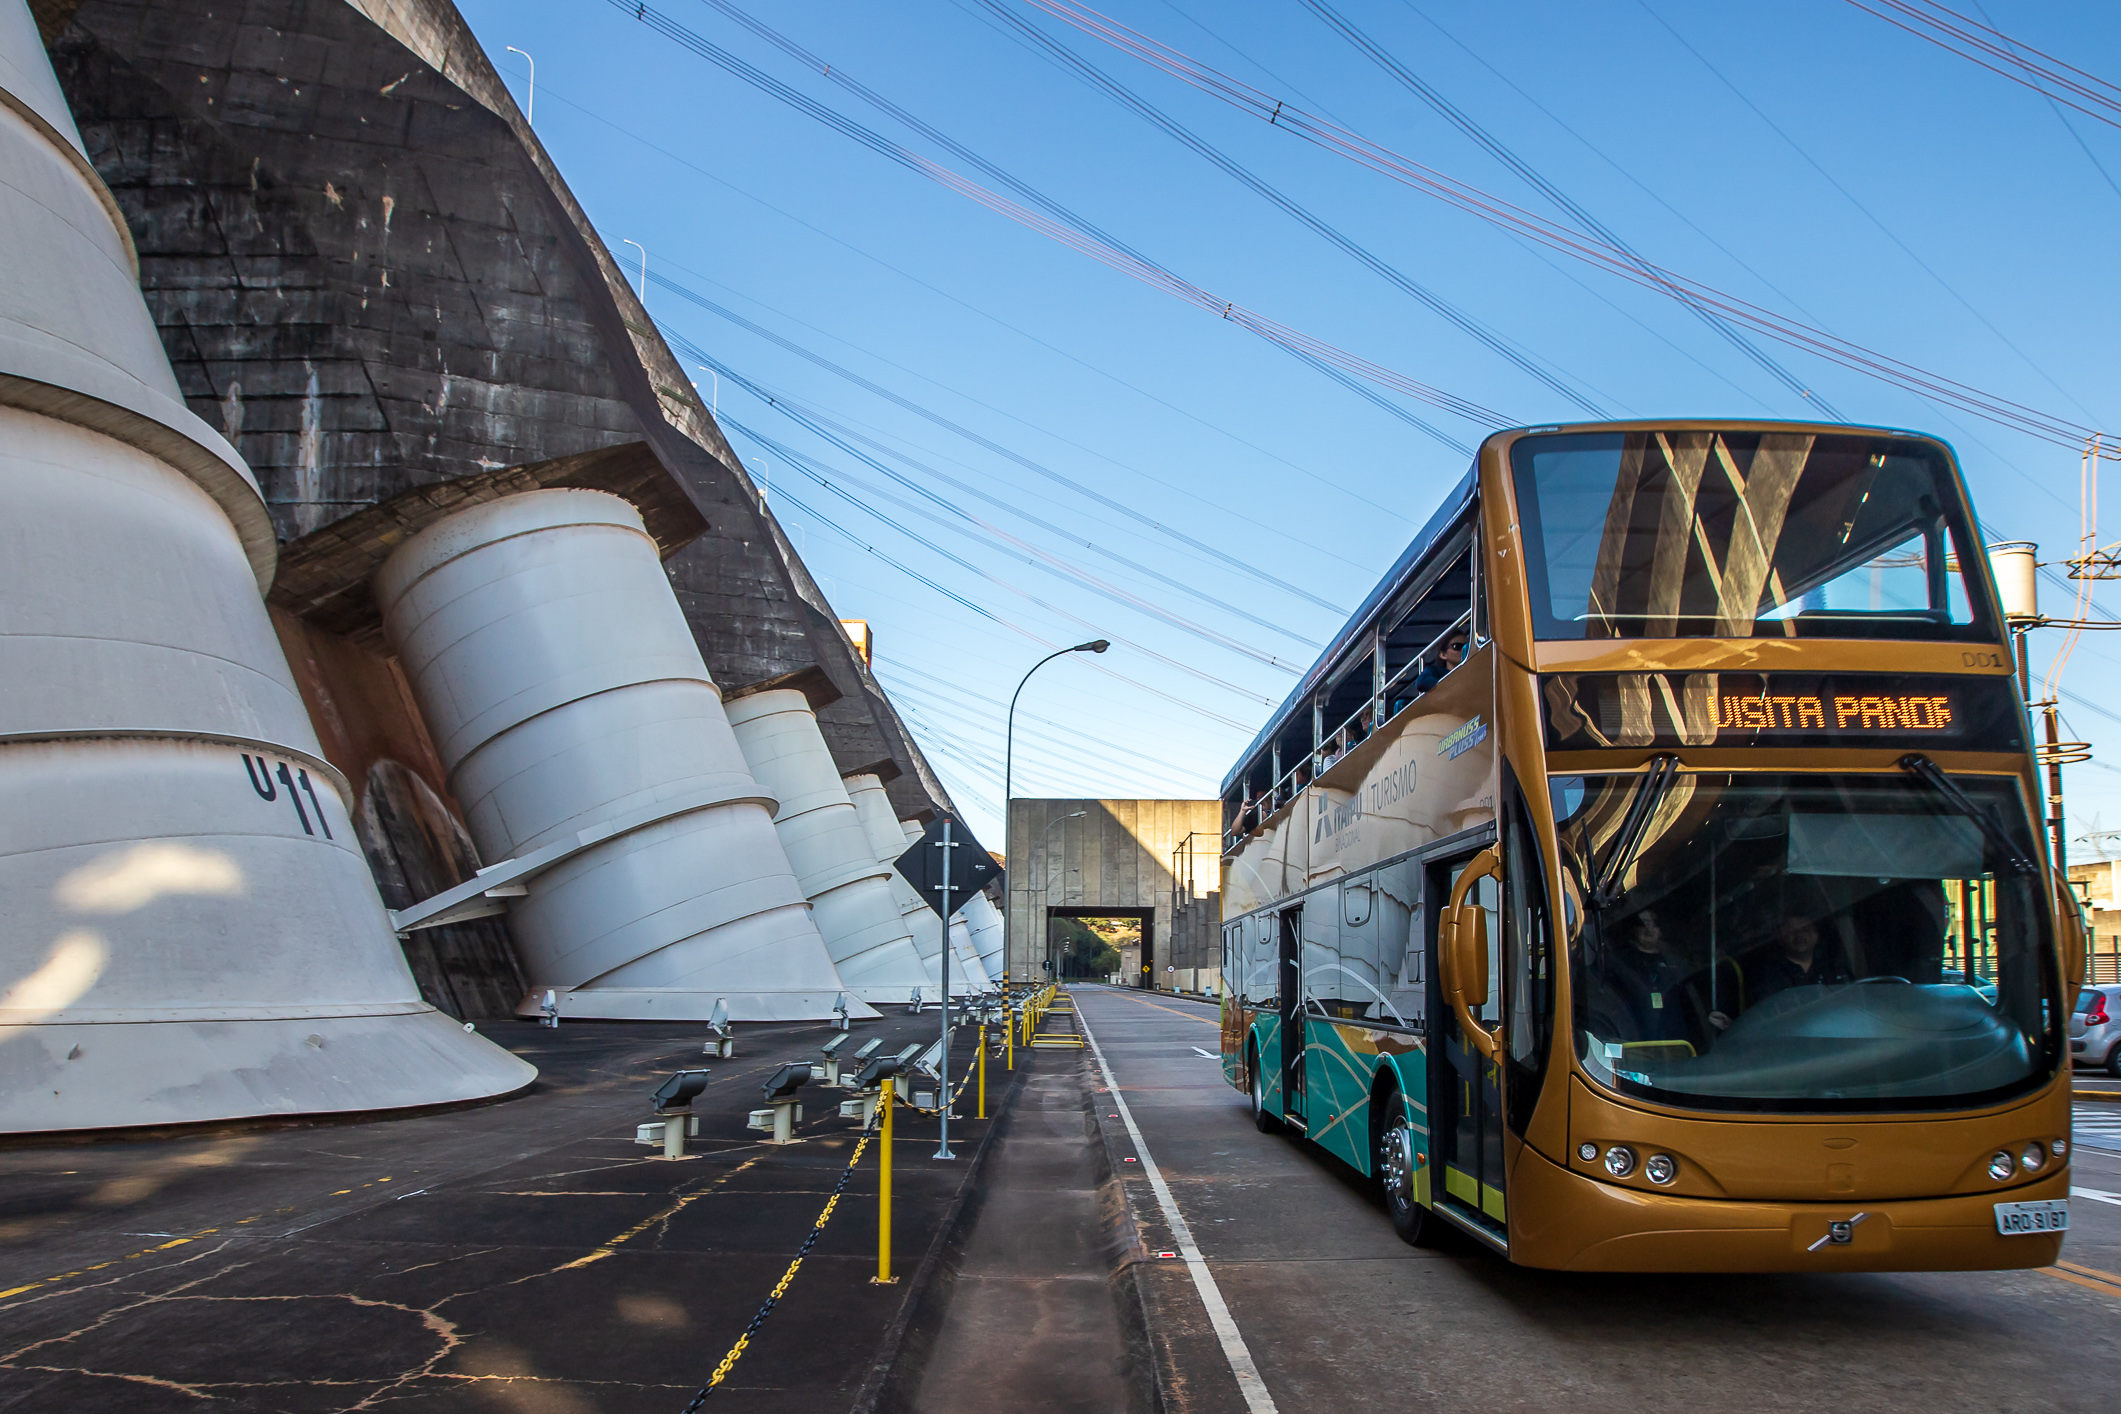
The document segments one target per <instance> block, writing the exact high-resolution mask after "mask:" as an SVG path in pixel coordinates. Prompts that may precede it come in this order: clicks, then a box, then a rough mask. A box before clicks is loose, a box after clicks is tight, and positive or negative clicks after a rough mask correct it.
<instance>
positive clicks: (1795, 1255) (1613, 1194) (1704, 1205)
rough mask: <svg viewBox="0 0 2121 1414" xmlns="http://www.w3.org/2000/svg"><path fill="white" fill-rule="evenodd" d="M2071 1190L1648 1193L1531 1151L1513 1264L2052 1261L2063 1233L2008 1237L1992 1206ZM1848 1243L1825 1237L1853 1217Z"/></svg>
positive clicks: (2061, 1173) (1893, 1265) (1520, 1180)
mask: <svg viewBox="0 0 2121 1414" xmlns="http://www.w3.org/2000/svg"><path fill="white" fill-rule="evenodd" d="M2068 1197H2069V1166H2068V1165H2067V1164H2064V1165H2061V1166H2060V1167H2058V1168H2057V1169H2056V1171H2055V1172H2054V1173H2052V1174H2050V1175H2048V1176H2047V1177H2046V1178H2043V1179H2040V1180H2038V1181H2036V1182H2033V1183H2028V1184H2023V1185H2020V1186H2017V1187H2013V1188H2008V1189H2004V1190H2001V1191H1998V1192H1992V1193H1967V1194H1958V1195H1954V1196H1952V1197H1947V1198H1912V1199H1901V1200H1896V1201H1891V1202H1862V1203H1760V1202H1738V1201H1731V1200H1726V1199H1717V1198H1692V1197H1681V1196H1679V1195H1677V1194H1671V1193H1645V1192H1642V1191H1640V1190H1637V1189H1631V1188H1622V1187H1620V1186H1619V1185H1617V1184H1610V1183H1601V1182H1599V1181H1598V1180H1596V1179H1593V1178H1589V1177H1586V1176H1585V1175H1583V1174H1579V1173H1573V1172H1571V1171H1569V1170H1567V1169H1564V1168H1562V1167H1561V1166H1560V1165H1558V1164H1555V1163H1553V1162H1551V1161H1550V1160H1548V1159H1546V1158H1544V1157H1542V1156H1541V1155H1540V1154H1538V1153H1537V1152H1536V1151H1534V1150H1532V1149H1530V1148H1526V1149H1522V1150H1520V1151H1519V1157H1518V1161H1517V1163H1516V1164H1515V1165H1514V1166H1513V1168H1512V1170H1511V1173H1510V1195H1509V1204H1510V1209H1509V1211H1510V1260H1512V1261H1513V1262H1517V1263H1520V1264H1522V1265H1525V1266H1530V1267H1548V1268H1553V1269H1556V1270H1562V1271H1579V1272H1950V1271H1995V1270H2002V1269H2007V1268H2016V1267H2045V1266H2050V1265H2052V1264H2053V1263H2054V1261H2055V1259H2056V1257H2058V1256H2059V1255H2061V1251H2062V1234H2060V1233H2038V1234H2026V1235H2014V1236H2008V1237H2006V1236H2004V1235H2003V1234H2001V1233H1999V1232H1997V1231H1996V1213H1995V1209H1996V1204H1997V1203H1999V1202H2008V1203H2024V1202H2033V1201H2037V1200H2041V1199H2054V1198H2064V1199H2066V1198H2068ZM1858 1213H1861V1214H1863V1218H1862V1220H1861V1221H1859V1222H1857V1223H1855V1224H1854V1226H1852V1227H1851V1228H1850V1229H1849V1230H1848V1237H1849V1240H1848V1242H1847V1243H1846V1244H1836V1243H1833V1242H1832V1241H1827V1242H1825V1243H1823V1244H1822V1243H1821V1241H1820V1240H1821V1239H1822V1238H1827V1237H1828V1236H1829V1231H1830V1226H1831V1224H1833V1223H1835V1222H1846V1221H1848V1220H1849V1219H1851V1218H1853V1217H1854V1216H1855V1215H1856V1214H1858Z"/></svg>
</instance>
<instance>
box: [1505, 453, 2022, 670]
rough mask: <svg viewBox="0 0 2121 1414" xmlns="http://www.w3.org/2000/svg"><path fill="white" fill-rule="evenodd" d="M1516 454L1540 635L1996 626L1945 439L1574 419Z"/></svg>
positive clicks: (1981, 635)
mask: <svg viewBox="0 0 2121 1414" xmlns="http://www.w3.org/2000/svg"><path fill="white" fill-rule="evenodd" d="M1511 464H1512V472H1513V474H1514V477H1515V480H1516V487H1517V505H1518V515H1519V520H1520V527H1521V530H1522V534H1523V539H1524V554H1525V566H1526V572H1527V577H1528V579H1529V587H1530V591H1531V600H1532V605H1531V607H1532V623H1533V632H1534V634H1535V636H1537V637H1539V638H1678V637H1686V638H1753V637H1757V636H1760V635H1764V634H1772V635H1775V636H1778V637H1781V636H1788V637H1804V638H1815V637H1816V638H1927V639H1936V638H1947V639H1973V640H1990V639H1993V638H1995V637H1996V634H1995V630H1994V629H1993V628H1992V627H1990V626H1989V624H1988V623H1987V618H1988V614H1987V612H1986V609H1985V608H1982V607H1978V606H1977V604H1976V602H1975V601H1974V599H1973V597H1972V596H1970V595H1969V594H1968V592H1967V588H1966V582H1965V580H1964V578H1963V576H1962V573H1961V570H1960V564H1961V561H1962V559H1963V557H1964V556H1965V555H1966V554H1968V553H1970V552H1971V551H1972V550H1973V548H1974V542H1973V540H1972V538H1971V537H1970V536H1969V535H1968V533H1967V514H1966V508H1965V506H1964V504H1963V503H1962V502H1961V501H1960V499H1959V494H1958V489H1957V484H1956V482H1955V480H1954V479H1953V477H1952V474H1951V467H1950V464H1949V463H1948V461H1947V460H1946V457H1945V454H1944V451H1943V449H1942V448H1941V447H1939V446H1937V445H1936V444H1934V443H1929V442H1923V441H1917V440H1914V439H1911V438H1898V437H1878V436H1833V435H1822V434H1816V433H1809V432H1737V431H1730V432H1713V431H1686V432H1681V431H1671V432H1656V431H1651V432H1593V433H1563V434H1557V435H1554V436H1544V437H1525V438H1521V439H1519V440H1518V442H1517V443H1516V445H1515V446H1514V447H1513V448H1512V450H1511Z"/></svg>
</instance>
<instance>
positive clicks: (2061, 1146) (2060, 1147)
mask: <svg viewBox="0 0 2121 1414" xmlns="http://www.w3.org/2000/svg"><path fill="white" fill-rule="evenodd" d="M2053 1147H2054V1151H2055V1153H2057V1154H2067V1153H2068V1152H2069V1141H2068V1140H2067V1139H2057V1140H2056V1141H2055V1142H2054V1146H2053Z"/></svg>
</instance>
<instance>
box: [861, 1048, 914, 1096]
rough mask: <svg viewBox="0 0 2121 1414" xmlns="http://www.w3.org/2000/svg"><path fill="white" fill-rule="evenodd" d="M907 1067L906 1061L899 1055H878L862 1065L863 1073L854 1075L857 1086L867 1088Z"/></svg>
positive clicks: (878, 1083) (882, 1081) (880, 1082)
mask: <svg viewBox="0 0 2121 1414" xmlns="http://www.w3.org/2000/svg"><path fill="white" fill-rule="evenodd" d="M905 1068H906V1063H905V1062H904V1061H902V1060H900V1059H899V1058H898V1057H897V1056H878V1057H877V1058H876V1059H875V1060H873V1061H871V1062H869V1064H867V1065H865V1066H863V1067H862V1073H861V1074H860V1075H857V1076H855V1077H854V1084H855V1088H857V1089H860V1090H867V1089H868V1088H869V1087H870V1086H872V1085H881V1084H883V1083H884V1082H885V1081H886V1080H889V1079H890V1078H891V1077H892V1076H894V1075H897V1074H898V1073H899V1072H900V1071H902V1070H904V1069H905Z"/></svg>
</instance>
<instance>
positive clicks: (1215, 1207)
mask: <svg viewBox="0 0 2121 1414" xmlns="http://www.w3.org/2000/svg"><path fill="white" fill-rule="evenodd" d="M1074 991H1075V996H1076V1000H1077V1005H1078V1007H1079V1008H1080V1010H1081V1012H1082V1014H1083V1016H1084V1018H1085V1019H1086V1020H1087V1022H1088V1025H1089V1029H1090V1031H1091V1033H1092V1034H1093V1035H1094V1037H1095V1038H1096V1040H1097V1042H1098V1045H1099V1049H1100V1050H1101V1052H1102V1055H1103V1058H1104V1061H1105V1063H1106V1064H1107V1065H1109V1066H1110V1068H1111V1072H1112V1074H1113V1076H1114V1078H1115V1079H1116V1081H1117V1084H1118V1087H1119V1090H1120V1093H1121V1095H1122V1096H1123V1097H1124V1099H1125V1101H1126V1106H1127V1111H1128V1112H1129V1113H1131V1115H1132V1118H1133V1120H1134V1123H1135V1125H1136V1126H1137V1128H1138V1132H1139V1135H1140V1144H1139V1145H1138V1146H1137V1145H1136V1143H1135V1141H1134V1138H1133V1136H1132V1135H1130V1134H1129V1133H1128V1132H1127V1130H1126V1129H1125V1127H1124V1121H1123V1120H1121V1119H1120V1118H1119V1117H1118V1113H1119V1109H1118V1107H1117V1106H1115V1105H1109V1104H1104V1105H1099V1106H1098V1107H1097V1109H1098V1114H1099V1117H1100V1120H1101V1122H1102V1123H1103V1124H1104V1125H1105V1140H1106V1144H1107V1147H1108V1148H1109V1149H1110V1150H1111V1151H1112V1152H1113V1154H1114V1155H1115V1156H1116V1162H1115V1165H1114V1167H1115V1170H1116V1171H1117V1172H1119V1173H1120V1174H1121V1176H1122V1181H1123V1186H1124V1188H1125V1189H1126V1191H1127V1193H1128V1197H1129V1201H1130V1205H1131V1207H1132V1209H1133V1213H1134V1218H1135V1221H1136V1223H1137V1225H1138V1226H1139V1228H1140V1230H1141V1233H1142V1241H1143V1252H1144V1257H1145V1259H1146V1260H1145V1263H1144V1265H1145V1266H1146V1268H1147V1269H1148V1271H1149V1273H1150V1280H1149V1281H1148V1283H1147V1294H1146V1295H1145V1297H1144V1301H1145V1304H1146V1305H1147V1306H1148V1307H1149V1309H1150V1312H1151V1321H1152V1325H1156V1326H1159V1327H1160V1328H1161V1329H1160V1331H1159V1332H1157V1333H1156V1336H1157V1338H1156V1340H1155V1345H1156V1353H1157V1359H1158V1360H1159V1361H1160V1363H1161V1368H1160V1370H1159V1372H1158V1373H1159V1379H1160V1381H1161V1383H1162V1385H1163V1387H1164V1388H1163V1393H1164V1397H1165V1404H1166V1407H1168V1408H1172V1409H1181V1410H1203V1411H1205V1410H1215V1411H1220V1410H1225V1409H1232V1410H1243V1409H1246V1408H1247V1402H1246V1399H1245V1396H1244V1393H1243V1390H1242V1387H1241V1386H1240V1383H1239V1381H1238V1379H1237V1378H1236V1377H1234V1376H1233V1374H1232V1354H1233V1351H1234V1352H1235V1354H1236V1357H1237V1363H1239V1364H1240V1365H1241V1364H1242V1363H1243V1360H1244V1358H1245V1357H1247V1356H1248V1357H1249V1359H1250V1361H1251V1362H1252V1364H1253V1365H1254V1366H1255V1367H1256V1369H1257V1371H1258V1376H1259V1379H1260V1381H1261V1382H1262V1383H1263V1385H1264V1388H1265V1395H1266V1398H1267V1399H1269V1400H1271V1402H1272V1405H1273V1407H1275V1408H1277V1409H1278V1410H1280V1411H1283V1414H1294V1411H1298V1410H1310V1409H1326V1408H1330V1409H1335V1410H1343V1411H1353V1410H1371V1409H1375V1410H1387V1409H1389V1410H1395V1411H1396V1410H1404V1409H1407V1408H1409V1407H1420V1406H1422V1405H1424V1404H1425V1403H1426V1402H1428V1401H1435V1402H1436V1404H1437V1407H1442V1408H1455V1409H1460V1410H1468V1411H1471V1410H1483V1411H1485V1410H1497V1409H1537V1410H1545V1409H1555V1410H1561V1409H1567V1410H1570V1411H1577V1412H1578V1414H1580V1411H1584V1410H1627V1411H1630V1414H1649V1412H1650V1411H1661V1410H1672V1411H1685V1414H1706V1412H1707V1411H1718V1410H1733V1411H1739V1410H1742V1411H1747V1414H1759V1411H1776V1410H1806V1411H1816V1410H1822V1409H1825V1410H1833V1411H1836V1414H1841V1411H1858V1410H1893V1411H1901V1410H1923V1411H1926V1412H1927V1411H1956V1410H1968V1411H1973V1410H1979V1411H1984V1414H1993V1411H2000V1410H2048V1409H2071V1410H2074V1409H2083V1410H2101V1411H2105V1410H2111V1409H2112V1408H2113V1407H2114V1404H2115V1401H2116V1391H2117V1390H2121V1347H2117V1344H2116V1342H2115V1340H2114V1336H2115V1333H2116V1331H2117V1329H2121V1275H2110V1274H2117V1273H2121V1103H2110V1102H2100V1101H2091V1102H2086V1103H2084V1104H2080V1106H2079V1107H2078V1108H2079V1114H2080V1124H2083V1125H2084V1130H2083V1132H2082V1133H2081V1134H2080V1142H2079V1143H2078V1144H2077V1145H2076V1146H2074V1147H2075V1150H2076V1152H2075V1156H2074V1172H2073V1180H2074V1185H2075V1187H2076V1189H2077V1196H2076V1199H2075V1201H2073V1203H2072V1205H2071V1207H2072V1214H2071V1217H2072V1222H2073V1224H2074V1226H2073V1228H2072V1231H2071V1235H2070V1239H2069V1242H2068V1245H2067V1247H2066V1248H2065V1250H2064V1252H2063V1261H2064V1263H2065V1265H2064V1267H2062V1268H2060V1269H2053V1268H2050V1269H2044V1270H2039V1271H2024V1272H2005V1273H1952V1274H1941V1275H1931V1274H1906V1275H1902V1274H1889V1275H1841V1276H1831V1275H1821V1276H1604V1275H1570V1274H1558V1273H1552V1272H1540V1271H1530V1270H1524V1269H1520V1268H1515V1267H1512V1266H1510V1265H1509V1264H1507V1263H1506V1262H1503V1261H1501V1260H1500V1259H1498V1258H1495V1257H1493V1256H1490V1255H1488V1254H1485V1253H1480V1252H1472V1251H1455V1252H1436V1251H1427V1250H1423V1249H1417V1248H1412V1247H1408V1246H1405V1245H1404V1244H1402V1243H1401V1242H1399V1240H1398V1239H1397V1238H1395V1237H1394V1236H1393V1234H1392V1230H1391V1227H1390V1224H1389V1223H1388V1221H1387V1220H1386V1218H1385V1215H1384V1211H1383V1208H1382V1206H1381V1204H1380V1201H1379V1200H1378V1199H1377V1198H1376V1197H1375V1196H1374V1195H1373V1192H1372V1189H1371V1186H1370V1185H1369V1184H1368V1183H1367V1182H1366V1181H1365V1180H1363V1179H1361V1178H1359V1177H1357V1176H1356V1175H1355V1174H1354V1173H1353V1172H1352V1171H1350V1170H1349V1169H1347V1168H1346V1167H1345V1166H1343V1165H1341V1164H1340V1163H1338V1162H1337V1161H1336V1160H1333V1159H1331V1158H1329V1157H1327V1156H1326V1155H1325V1154H1324V1153H1323V1152H1322V1151H1320V1150H1318V1149H1315V1148H1311V1147H1308V1146H1306V1145H1305V1144H1303V1143H1302V1142H1301V1141H1297V1140H1292V1139H1289V1138H1286V1137H1281V1136H1273V1135H1264V1134H1260V1133H1258V1132H1256V1131H1255V1130H1254V1129H1253V1128H1252V1125H1251V1120H1250V1116H1249V1114H1248V1112H1247V1110H1246V1108H1245V1102H1244V1097H1243V1096H1241V1095H1240V1094H1239V1093H1238V1092H1237V1091H1235V1090H1233V1089H1231V1088H1230V1087H1229V1086H1228V1085H1226V1084H1225V1083H1224V1082H1223V1079H1222V1074H1221V1069H1220V1065H1219V1062H1218V1060H1217V1059H1216V1058H1215V1056H1216V1051H1217V1035H1218V1032H1217V1025H1216V1012H1215V1009H1214V1008H1213V1007H1212V1006H1208V1005H1204V1004H1201V1003H1197V1002H1191V1001H1186V1000H1181V999H1177V998H1173V997H1169V996H1144V995H1142V994H1139V993H1132V992H1127V991H1123V990H1116V989H1106V988H1101V987H1088V986H1078V987H1076V988H1075V989H1074ZM1203 1053H1205V1054H1203ZM1100 1080H1101V1077H1100ZM2086 1116H2091V1117H2093V1119H2095V1120H2096V1121H2099V1122H2102V1127H2104V1128H2105V1131H2106V1132H2105V1133H2103V1134H2099V1135H2097V1136H2094V1135H2093V1134H2092V1133H2091V1130H2092V1129H2093V1128H2094V1127H2095V1126H2094V1123H2093V1122H2092V1121H2091V1120H2087V1118H2086ZM2100 1146H2104V1147H2100ZM1144 1149H1145V1150H1146V1151H1147V1152H1146V1153H1145V1154H1144V1153H1142V1152H1141V1151H1142V1150H1144ZM1142 1159H1147V1160H1149V1161H1150V1162H1151V1163H1152V1164H1153V1166H1154V1168H1155V1170H1156V1171H1157V1172H1158V1173H1159V1174H1160V1175H1161V1177H1162V1179H1163V1180H1164V1182H1165V1184H1166V1185H1167V1187H1168V1191H1169V1194H1170V1196H1171V1199H1172V1201H1173V1202H1175V1204H1176V1205H1177V1207H1178V1209H1179V1210H1180V1213H1181V1214H1182V1217H1183V1220H1184V1223H1185V1225H1186V1227H1187V1228H1189V1229H1190V1234H1191V1238H1192V1241H1193V1242H1194V1243H1195V1244H1197V1247H1198V1250H1199V1252H1200V1253H1201V1256H1202V1258H1203V1263H1202V1265H1203V1267H1204V1268H1205V1273H1206V1276H1207V1277H1208V1278H1209V1282H1210V1284H1209V1285H1208V1286H1207V1289H1205V1290H1204V1289H1203V1284H1202V1283H1199V1282H1196V1281H1194V1280H1191V1279H1190V1278H1191V1273H1190V1272H1189V1270H1188V1268H1187V1266H1186V1264H1185V1263H1184V1262H1183V1261H1182V1260H1179V1259H1177V1256H1176V1255H1174V1256H1173V1257H1170V1258H1163V1259H1161V1260H1159V1249H1164V1250H1171V1249H1176V1248H1179V1247H1181V1246H1182V1241H1181V1239H1179V1238H1177V1237H1175V1236H1173V1235H1172V1233H1171V1232H1170V1229H1169V1227H1168V1225H1167V1224H1166V1223H1165V1222H1164V1219H1163V1217H1162V1216H1161V1203H1160V1201H1159V1199H1158V1197H1157V1195H1156V1194H1155V1192H1154V1191H1153V1187H1154V1185H1153V1183H1152V1182H1151V1181H1150V1179H1149V1178H1148V1177H1146V1176H1144V1173H1143V1169H1144V1165H1143V1163H1142V1162H1141V1161H1142ZM2094 1194H2097V1195H2100V1196H2093V1195H2094ZM2109 1282H2110V1283H2111V1284H2109ZM1217 1297H1219V1298H1220V1300H1221V1301H1222V1302H1223V1303H1225V1304H1226V1305H1227V1309H1228V1312H1229V1322H1228V1324H1227V1326H1226V1327H1225V1328H1224V1329H1223V1331H1222V1332H1221V1333H1220V1334H1218V1332H1217V1329H1216V1322H1215V1321H1214V1320H1213V1319H1212V1317H1211V1314H1210V1309H1209V1307H1210V1303H1211V1302H1212V1301H1213V1300H1214V1299H1216V1298H1217ZM1233 1334H1234V1337H1235V1339H1234V1341H1233V1340H1232V1339H1231V1338H1230V1337H1231V1336H1232V1335H1233ZM1250 1407H1251V1409H1252V1410H1253V1411H1254V1414H1258V1411H1259V1410H1261V1409H1262V1408H1264V1407H1265V1406H1264V1404H1263V1403H1262V1402H1261V1401H1260V1400H1259V1399H1258V1398H1257V1397H1255V1398H1254V1399H1253V1401H1252V1402H1251V1405H1250Z"/></svg>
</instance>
